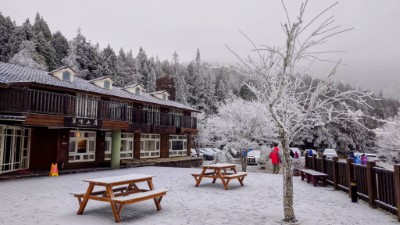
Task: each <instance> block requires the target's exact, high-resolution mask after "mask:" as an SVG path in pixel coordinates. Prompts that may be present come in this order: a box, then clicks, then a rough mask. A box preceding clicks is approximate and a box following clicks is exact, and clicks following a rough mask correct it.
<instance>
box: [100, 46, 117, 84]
mask: <svg viewBox="0 0 400 225" xmlns="http://www.w3.org/2000/svg"><path fill="white" fill-rule="evenodd" d="M101 54H102V58H103V61H102V67H103V70H102V71H101V74H102V76H109V77H110V78H111V79H115V80H118V79H119V78H118V77H115V76H116V74H117V56H116V55H115V52H114V50H113V49H112V48H111V47H110V45H107V47H106V48H105V49H103V51H102V53H101Z"/></svg>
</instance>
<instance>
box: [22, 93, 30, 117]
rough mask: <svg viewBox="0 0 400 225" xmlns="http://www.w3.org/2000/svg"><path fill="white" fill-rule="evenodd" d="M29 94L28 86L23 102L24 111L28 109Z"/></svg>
mask: <svg viewBox="0 0 400 225" xmlns="http://www.w3.org/2000/svg"><path fill="white" fill-rule="evenodd" d="M28 94H29V90H28V88H26V87H25V88H24V94H23V96H24V97H23V103H22V111H23V112H25V111H28Z"/></svg>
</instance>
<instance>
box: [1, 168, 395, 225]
mask: <svg viewBox="0 0 400 225" xmlns="http://www.w3.org/2000/svg"><path fill="white" fill-rule="evenodd" d="M194 172H200V169H198V168H190V169H186V168H170V167H139V168H131V169H121V170H111V171H101V172H92V173H80V174H69V175H62V176H59V177H41V178H29V179H21V180H14V181H5V182H1V183H0V191H1V195H0V204H1V207H0V224H7V225H8V224H18V225H21V224H29V225H32V224H68V225H71V224H96V225H99V224H115V222H114V218H113V215H112V212H111V208H110V205H109V204H108V203H103V202H98V201H89V203H88V205H87V207H86V210H85V212H84V214H83V215H77V214H76V211H77V210H78V201H77V199H75V198H74V197H73V196H72V195H70V194H69V192H75V191H84V190H86V188H87V183H85V182H82V179H84V178H98V177H106V176H116V175H124V174H130V173H140V174H153V175H156V177H155V178H154V185H155V188H168V189H170V191H169V192H168V193H167V195H166V196H165V197H164V199H163V200H162V202H161V205H162V207H163V209H162V210H161V211H157V210H156V208H155V206H154V202H153V201H145V202H140V203H137V204H133V205H128V206H125V207H124V208H123V209H122V213H121V217H122V223H123V224H140V225H146V224H148V225H154V224H173V225H179V224H199V225H200V224H210V225H211V224H212V225H214V224H227V225H235V224H238V225H239V224H240V225H241V224H251V225H253V224H260V225H261V224H263V225H265V224H279V221H280V219H282V218H283V206H282V175H281V174H277V175H273V174H269V173H265V172H264V173H259V172H250V174H249V175H248V177H246V179H245V180H244V183H245V186H243V187H241V186H240V185H239V184H238V182H237V180H232V181H231V183H230V184H229V188H230V190H228V191H226V190H224V189H223V186H222V184H221V183H220V182H218V181H217V183H216V184H212V183H211V179H205V180H203V181H202V184H201V185H200V187H197V188H196V187H194V184H195V180H194V179H193V177H192V176H191V175H190V174H191V173H194ZM294 192H295V212H296V216H297V217H298V219H300V220H301V221H302V223H301V224H311V225H313V224H324V225H327V224H346V225H348V224H362V225H365V224H398V222H397V218H396V217H395V216H394V215H392V214H390V213H386V212H384V211H381V210H379V209H371V208H369V207H368V204H367V203H365V202H363V201H361V200H359V202H358V203H351V200H350V198H349V197H348V195H347V194H345V193H344V192H341V191H333V189H332V187H330V186H327V187H322V186H318V187H314V186H313V185H311V184H308V183H307V182H305V181H301V179H300V177H295V178H294Z"/></svg>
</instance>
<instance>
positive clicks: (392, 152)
mask: <svg viewBox="0 0 400 225" xmlns="http://www.w3.org/2000/svg"><path fill="white" fill-rule="evenodd" d="M375 133H376V135H377V139H378V141H377V145H378V148H379V150H380V151H379V152H378V154H379V155H382V156H384V157H386V158H388V157H389V159H390V160H391V162H392V163H399V161H400V114H398V115H396V116H395V117H393V118H391V119H389V121H388V122H387V123H386V124H385V125H384V126H383V127H382V128H378V129H376V130H375Z"/></svg>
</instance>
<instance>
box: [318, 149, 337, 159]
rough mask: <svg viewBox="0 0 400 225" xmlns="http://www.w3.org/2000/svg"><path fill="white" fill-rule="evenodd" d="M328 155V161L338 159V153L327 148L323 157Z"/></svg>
mask: <svg viewBox="0 0 400 225" xmlns="http://www.w3.org/2000/svg"><path fill="white" fill-rule="evenodd" d="M324 155H326V158H327V159H332V158H333V157H337V156H338V155H337V153H336V150H335V149H333V148H327V149H325V150H324V152H323V153H322V156H324Z"/></svg>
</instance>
